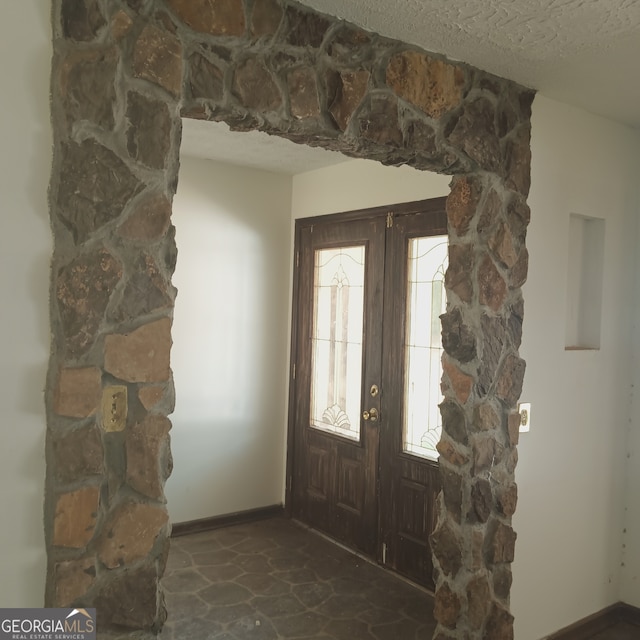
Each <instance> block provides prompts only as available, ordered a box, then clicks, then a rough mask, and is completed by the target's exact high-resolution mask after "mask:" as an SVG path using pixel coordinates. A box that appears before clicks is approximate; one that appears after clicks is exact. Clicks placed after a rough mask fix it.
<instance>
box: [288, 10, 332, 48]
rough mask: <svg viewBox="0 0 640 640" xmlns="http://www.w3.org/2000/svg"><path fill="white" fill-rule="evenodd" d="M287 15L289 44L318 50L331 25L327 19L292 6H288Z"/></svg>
mask: <svg viewBox="0 0 640 640" xmlns="http://www.w3.org/2000/svg"><path fill="white" fill-rule="evenodd" d="M285 13H286V17H287V23H288V29H287V34H286V42H287V44H290V45H293V46H294V47H312V48H318V47H319V46H320V45H321V44H322V40H323V39H324V34H325V33H326V31H327V29H328V28H329V24H330V22H329V20H328V19H327V18H325V17H323V16H320V15H318V14H317V13H312V12H310V11H305V10H304V9H300V8H297V7H292V6H288V7H287V8H286V11H285Z"/></svg>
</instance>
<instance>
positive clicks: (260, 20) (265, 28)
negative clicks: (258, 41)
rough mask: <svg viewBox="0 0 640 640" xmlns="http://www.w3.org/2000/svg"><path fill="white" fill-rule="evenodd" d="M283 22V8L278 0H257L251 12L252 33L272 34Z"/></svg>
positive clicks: (258, 34) (255, 35)
mask: <svg viewBox="0 0 640 640" xmlns="http://www.w3.org/2000/svg"><path fill="white" fill-rule="evenodd" d="M281 22H282V8H281V7H280V5H279V4H278V2H277V0H256V2H255V3H254V5H253V11H252V12H251V35H253V36H254V37H257V38H258V37H260V36H272V35H274V34H275V32H276V31H277V30H278V27H279V26H280V23H281Z"/></svg>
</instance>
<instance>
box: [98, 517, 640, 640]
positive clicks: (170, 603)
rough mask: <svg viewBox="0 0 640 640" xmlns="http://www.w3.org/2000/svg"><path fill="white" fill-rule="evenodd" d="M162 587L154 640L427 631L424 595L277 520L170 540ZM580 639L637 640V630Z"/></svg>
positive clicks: (426, 635) (621, 628)
mask: <svg viewBox="0 0 640 640" xmlns="http://www.w3.org/2000/svg"><path fill="white" fill-rule="evenodd" d="M164 587H165V591H166V600H167V608H168V611H169V618H168V620H167V624H166V625H165V627H164V629H163V631H162V634H161V635H160V640H276V639H278V640H279V639H290V640H294V639H295V640H303V639H304V640H312V639H313V640H430V639H431V637H432V635H433V630H434V628H435V622H434V619H433V615H432V609H433V599H432V598H431V596H430V595H428V594H427V593H426V592H425V591H423V590H422V589H419V588H417V587H413V586H411V585H410V584H408V583H406V582H404V581H403V580H401V579H400V578H397V577H396V576H394V575H393V574H391V573H389V572H387V571H384V570H382V569H380V568H379V567H376V566H374V565H372V564H371V563H369V562H367V561H365V560H363V559H361V558H359V557H358V556H356V555H354V554H352V553H349V552H348V551H346V550H344V549H342V548H341V547H339V546H337V545H335V544H333V543H331V542H329V541H328V540H326V539H325V538H323V537H322V536H319V535H318V534H316V533H314V532H313V531H310V530H308V529H306V528H304V527H302V526H301V525H299V524H297V523H295V522H292V521H290V520H286V519H284V518H273V519H270V520H263V521H260V522H254V523H251V524H243V525H237V526H233V527H227V528H224V529H217V530H215V531H211V532H207V533H199V534H195V535H190V536H184V537H180V538H174V539H173V540H172V544H171V552H170V554H169V562H168V564H167V571H166V574H165V578H164ZM98 637H99V638H100V640H152V638H153V636H152V635H151V634H148V633H141V632H133V633H125V634H110V633H109V634H107V633H98ZM584 640H587V639H586V638H585V639H584ZM588 640H640V627H637V626H634V625H631V624H628V623H625V622H620V623H618V624H617V625H616V626H615V627H612V628H611V629H609V630H607V631H603V632H601V633H599V634H596V635H595V636H591V637H590V638H589V639H588Z"/></svg>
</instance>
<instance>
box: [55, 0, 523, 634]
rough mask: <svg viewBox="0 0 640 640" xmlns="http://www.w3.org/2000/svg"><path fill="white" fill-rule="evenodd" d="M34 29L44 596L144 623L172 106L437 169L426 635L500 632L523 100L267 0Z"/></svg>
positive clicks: (161, 424)
mask: <svg viewBox="0 0 640 640" xmlns="http://www.w3.org/2000/svg"><path fill="white" fill-rule="evenodd" d="M53 41H54V58H53V69H52V80H51V91H52V122H53V130H54V159H53V169H52V176H51V188H50V207H51V224H52V229H53V235H54V245H55V248H54V254H53V260H52V284H51V332H52V351H51V360H50V368H49V377H48V383H47V394H46V398H47V414H48V428H47V480H46V501H45V530H46V541H47V550H48V558H49V566H48V576H47V587H46V602H47V605H48V606H70V605H72V604H73V605H74V606H95V607H97V608H98V616H99V618H98V620H99V624H100V625H101V628H103V629H105V628H108V627H113V626H120V627H125V628H131V629H148V630H152V631H154V630H158V629H159V628H161V626H162V624H163V622H164V620H165V617H166V612H165V608H164V604H163V596H162V590H161V588H160V585H159V579H160V577H161V576H162V574H163V571H164V566H165V562H166V557H167V551H168V545H169V538H168V537H169V533H170V525H169V522H168V514H167V509H166V505H165V498H164V493H163V486H164V482H165V480H166V478H167V477H168V475H169V473H170V471H171V454H170V450H169V429H170V422H169V420H168V418H167V417H166V416H167V415H168V414H169V413H170V412H171V411H172V408H173V401H174V398H173V395H174V392H173V385H172V378H171V370H170V367H169V353H170V347H171V317H172V309H173V304H174V299H175V295H176V291H175V289H174V288H173V287H172V285H171V274H172V272H173V269H174V266H175V262H176V247H175V242H174V228H173V226H172V225H171V222H170V215H171V201H172V197H173V194H174V192H175V189H176V183H177V179H178V152H179V142H180V127H181V124H180V116H181V115H182V116H186V117H191V118H200V119H204V120H219V121H225V122H227V123H228V124H229V125H231V127H232V128H234V129H237V130H250V129H260V130H262V131H267V132H269V133H271V134H276V135H280V136H283V137H286V138H289V139H290V140H293V141H295V142H304V143H306V144H310V145H313V146H319V147H324V148H326V149H333V150H337V151H341V152H343V153H345V154H347V155H350V156H354V157H362V158H370V159H374V160H379V161H380V162H383V163H385V164H391V165H399V164H408V165H411V166H413V167H416V168H418V169H424V170H432V171H437V172H440V173H447V174H450V175H452V176H453V179H452V183H451V194H450V195H449V198H448V203H447V213H448V220H449V239H450V266H449V269H448V271H447V274H446V288H447V296H448V298H447V299H448V306H447V313H446V314H445V315H444V316H443V317H442V326H443V341H444V347H445V352H446V355H445V357H444V372H445V373H444V379H443V383H442V385H443V389H444V394H445V400H444V402H443V404H442V407H441V409H442V416H443V425H444V430H443V436H442V441H441V443H440V445H439V451H440V454H441V458H440V460H441V463H440V468H441V472H442V481H443V492H442V495H441V499H440V516H439V522H438V525H437V529H436V531H435V533H434V534H433V536H432V547H433V553H434V560H435V566H436V574H437V592H436V600H435V615H436V617H437V620H438V622H439V626H438V630H437V632H436V638H438V639H439V640H443V639H445V638H465V639H475V638H490V639H492V640H501V639H507V638H513V618H512V616H511V614H510V613H509V591H510V584H511V569H510V565H511V562H512V560H513V557H514V544H515V538H516V534H515V533H514V531H513V529H512V528H511V516H512V515H513V513H514V510H515V506H516V499H517V489H516V485H515V483H514V468H515V466H516V460H517V452H516V444H517V439H518V422H519V416H518V414H517V412H516V409H515V407H516V401H517V400H518V397H519V395H520V391H521V386H522V378H523V374H524V362H523V361H522V360H521V359H520V358H519V356H518V348H519V345H520V339H521V329H522V319H523V301H522V296H521V290H520V287H521V285H522V284H523V283H524V281H525V278H526V273H527V250H526V248H525V235H526V228H527V224H528V222H529V208H528V206H527V204H526V196H527V194H528V191H529V166H530V149H529V136H530V106H531V102H532V99H533V94H532V93H531V92H529V91H527V90H524V89H522V88H521V87H519V86H517V85H515V84H513V83H511V82H508V81H505V80H502V79H499V78H496V77H493V76H491V75H489V74H487V73H484V72H481V71H478V70H477V69H474V68H471V67H468V66H466V65H462V64H451V63H449V62H447V61H446V60H443V59H442V58H441V57H438V56H433V55H430V54H427V53H425V52H423V51H420V50H417V49H416V48H415V47H411V46H409V45H406V44H403V43H401V42H395V41H392V40H389V39H386V38H382V37H380V36H378V35H375V34H372V33H367V32H365V31H362V30H360V29H358V28H356V27H354V26H352V25H349V24H347V23H345V22H342V21H339V20H336V19H334V18H331V17H327V16H322V15H319V14H317V13H314V12H312V11H310V10H308V9H306V8H304V7H301V6H299V5H295V4H291V3H287V2H279V1H278V0H54V2H53ZM112 391H114V392H117V393H119V394H120V395H119V396H118V397H119V398H120V400H121V401H122V400H123V399H124V402H125V403H126V409H127V416H126V422H125V423H124V424H121V425H118V424H117V423H114V424H112V423H111V421H110V411H111V402H112V400H111V395H112V393H111V392H112ZM119 410H120V409H117V407H116V405H115V404H114V411H116V412H117V411H119ZM425 606H427V605H426V603H425Z"/></svg>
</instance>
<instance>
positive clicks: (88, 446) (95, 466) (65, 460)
mask: <svg viewBox="0 0 640 640" xmlns="http://www.w3.org/2000/svg"><path fill="white" fill-rule="evenodd" d="M52 443H53V460H54V461H55V464H54V467H53V469H54V474H55V476H56V478H57V479H58V481H59V482H62V483H67V482H74V481H75V480H78V479H80V478H84V477H86V476H91V475H98V474H101V473H102V472H103V469H104V451H103V447H102V438H101V436H100V430H99V429H98V427H96V425H91V426H89V427H82V428H80V429H75V430H73V431H67V432H65V433H63V434H59V433H56V435H55V436H54V437H53V438H52Z"/></svg>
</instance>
